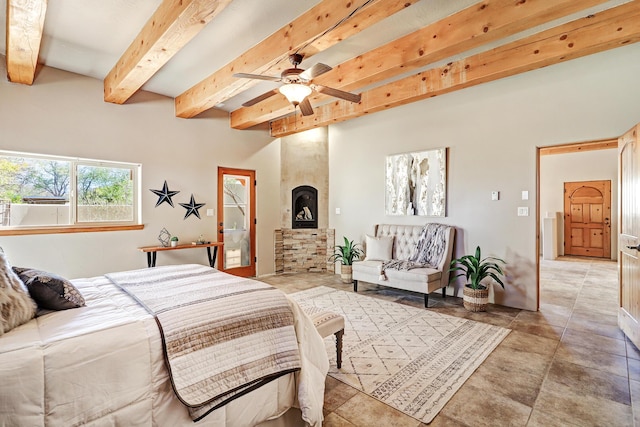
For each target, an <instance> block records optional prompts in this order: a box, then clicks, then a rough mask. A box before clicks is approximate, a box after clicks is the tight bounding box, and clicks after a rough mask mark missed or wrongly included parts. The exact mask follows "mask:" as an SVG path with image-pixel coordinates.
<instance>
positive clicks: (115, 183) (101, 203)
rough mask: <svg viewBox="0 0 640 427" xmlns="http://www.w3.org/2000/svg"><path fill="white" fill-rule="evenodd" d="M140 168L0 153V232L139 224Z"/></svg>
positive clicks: (129, 164)
mask: <svg viewBox="0 0 640 427" xmlns="http://www.w3.org/2000/svg"><path fill="white" fill-rule="evenodd" d="M140 169H141V166H140V165H137V164H132V163H116V162H106V161H99V160H88V159H74V158H65V157H54V156H41V155H34V154H27V153H16V152H9V151H0V232H2V231H3V230H15V229H18V230H20V229H36V230H37V229H41V228H60V229H64V228H74V227H83V228H84V227H95V226H109V225H112V226H126V225H137V224H140V223H141V221H140V219H141V217H140V203H139V198H140V190H139V180H140V176H139V175H140ZM80 231H82V230H80ZM53 232H55V231H53Z"/></svg>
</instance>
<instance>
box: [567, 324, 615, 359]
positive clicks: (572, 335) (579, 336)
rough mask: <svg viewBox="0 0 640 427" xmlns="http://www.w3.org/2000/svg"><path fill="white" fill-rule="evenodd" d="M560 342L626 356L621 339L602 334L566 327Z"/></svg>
mask: <svg viewBox="0 0 640 427" xmlns="http://www.w3.org/2000/svg"><path fill="white" fill-rule="evenodd" d="M561 342H563V343H565V344H566V345H568V346H581V347H586V348H589V349H592V350H596V351H605V352H607V353H612V354H617V355H619V356H626V354H627V350H626V345H625V342H624V341H623V340H617V339H615V338H609V337H604V336H602V335H593V334H590V333H588V332H581V331H575V330H572V329H567V330H566V331H565V333H564V335H563V336H562V340H561Z"/></svg>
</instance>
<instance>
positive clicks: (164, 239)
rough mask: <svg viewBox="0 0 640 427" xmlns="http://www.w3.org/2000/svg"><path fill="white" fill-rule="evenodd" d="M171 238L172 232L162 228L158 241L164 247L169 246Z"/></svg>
mask: <svg viewBox="0 0 640 427" xmlns="http://www.w3.org/2000/svg"><path fill="white" fill-rule="evenodd" d="M169 239H171V233H169V231H167V229H166V228H163V229H162V230H160V234H158V241H159V242H160V244H161V245H162V247H164V248H166V247H169Z"/></svg>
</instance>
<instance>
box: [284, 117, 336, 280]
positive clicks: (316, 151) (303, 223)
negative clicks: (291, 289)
mask: <svg viewBox="0 0 640 427" xmlns="http://www.w3.org/2000/svg"><path fill="white" fill-rule="evenodd" d="M280 159H281V170H280V178H281V179H280V208H281V212H282V217H281V221H280V227H281V228H280V229H278V230H275V231H274V242H275V245H274V246H275V247H274V251H275V254H274V255H275V271H276V273H293V272H323V273H326V272H333V271H334V265H333V264H332V263H329V262H328V260H329V257H330V256H331V254H333V251H334V247H335V246H334V244H335V231H334V230H332V229H329V228H328V222H329V138H328V132H327V129H326V128H318V129H312V130H310V131H306V132H301V133H297V134H294V135H290V136H286V137H283V138H282V140H281V145H280Z"/></svg>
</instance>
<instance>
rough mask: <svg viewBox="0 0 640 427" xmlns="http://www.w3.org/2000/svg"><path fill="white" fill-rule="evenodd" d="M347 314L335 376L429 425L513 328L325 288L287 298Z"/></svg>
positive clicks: (329, 341)
mask: <svg viewBox="0 0 640 427" xmlns="http://www.w3.org/2000/svg"><path fill="white" fill-rule="evenodd" d="M289 296H290V297H291V298H293V299H294V300H296V301H297V302H298V303H299V304H300V305H301V306H303V307H304V306H311V307H313V306H315V307H319V308H323V309H327V310H330V311H333V312H335V313H340V314H342V315H343V316H344V318H345V332H344V338H343V339H344V341H343V349H342V368H341V369H337V368H336V360H335V358H336V351H335V340H334V339H333V338H332V337H327V338H326V339H325V344H326V346H327V353H328V355H329V359H330V362H331V363H330V368H329V375H331V376H332V377H333V378H335V379H337V380H339V381H342V382H344V383H346V384H348V385H350V386H352V387H354V388H356V389H358V390H361V391H362V392H364V393H366V394H368V395H369V396H371V397H373V398H375V399H378V400H380V401H382V402H384V403H386V404H388V405H389V406H392V407H394V408H396V409H398V410H399V411H401V412H403V413H405V414H407V415H409V416H412V417H414V418H416V419H418V420H420V421H422V422H424V423H429V422H431V421H432V420H433V418H434V417H435V416H436V415H437V414H438V412H439V411H440V410H441V409H442V408H443V407H444V405H445V404H446V403H447V401H448V400H449V399H450V398H451V397H452V396H453V395H454V394H455V393H456V391H458V389H459V388H460V387H461V386H462V384H464V382H465V381H466V380H467V379H468V378H469V377H470V376H471V374H473V372H474V371H475V370H476V368H478V366H480V364H481V363H482V362H483V361H484V360H485V359H486V358H487V356H488V355H489V354H490V353H491V352H492V351H493V350H494V349H495V348H496V346H497V345H498V344H500V342H501V341H502V340H503V339H504V338H505V337H506V336H507V334H508V333H509V332H510V330H509V329H505V328H501V327H498V326H492V325H488V324H485V323H480V322H475V321H473V320H467V319H462V318H459V317H454V316H449V315H446V314H440V313H437V312H435V311H433V310H428V309H424V308H416V307H410V306H407V305H403V304H398V303H394V302H391V301H385V300H381V299H378V298H373V297H368V296H365V295H361V294H358V293H355V292H345V291H341V290H337V289H332V288H329V287H325V286H319V287H316V288H313V289H308V290H305V291H300V292H296V293H293V294H290V295H289Z"/></svg>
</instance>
